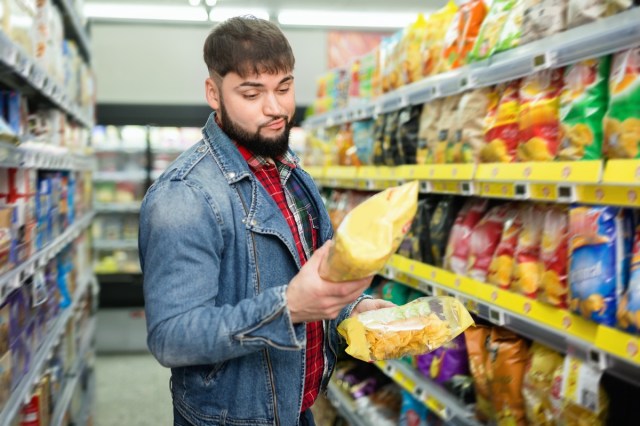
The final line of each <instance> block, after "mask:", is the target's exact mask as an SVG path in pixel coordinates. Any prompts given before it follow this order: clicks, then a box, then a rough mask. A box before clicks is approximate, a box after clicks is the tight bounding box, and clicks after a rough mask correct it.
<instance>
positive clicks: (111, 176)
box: [93, 170, 147, 182]
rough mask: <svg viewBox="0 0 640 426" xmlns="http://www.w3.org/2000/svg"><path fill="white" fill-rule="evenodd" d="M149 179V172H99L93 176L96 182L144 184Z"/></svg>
mask: <svg viewBox="0 0 640 426" xmlns="http://www.w3.org/2000/svg"><path fill="white" fill-rule="evenodd" d="M146 179H147V172H146V171H144V170H142V171H133V172H97V173H94V174H93V181H94V182H142V181H144V180H146Z"/></svg>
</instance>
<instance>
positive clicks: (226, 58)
mask: <svg viewBox="0 0 640 426" xmlns="http://www.w3.org/2000/svg"><path fill="white" fill-rule="evenodd" d="M204 62H205V63H206V64H207V68H208V69H209V74H217V75H218V76H220V77H224V76H225V75H227V73H229V72H235V73H236V74H238V75H240V76H241V77H242V78H245V77H247V76H248V75H252V74H256V75H257V74H262V73H267V74H277V73H279V72H290V71H293V67H294V65H295V58H294V57H293V51H292V50H291V46H290V45H289V42H288V41H287V38H286V37H285V36H284V34H283V33H282V31H281V30H280V28H278V26H277V25H276V24H274V23H272V22H269V21H266V20H264V19H258V18H256V17H255V16H241V17H235V18H231V19H228V20H226V21H224V22H222V23H220V24H218V25H217V26H216V27H215V28H214V29H213V30H212V31H211V32H210V33H209V36H208V37H207V39H206V40H205V42H204Z"/></svg>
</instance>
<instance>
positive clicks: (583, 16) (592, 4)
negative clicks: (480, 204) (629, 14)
mask: <svg viewBox="0 0 640 426" xmlns="http://www.w3.org/2000/svg"><path fill="white" fill-rule="evenodd" d="M632 5H633V1H632V0H569V9H568V13H567V25H568V27H569V28H574V27H577V26H580V25H584V24H587V23H589V22H593V21H597V20H599V19H602V18H605V17H607V16H611V15H615V14H616V13H620V12H622V11H623V10H626V9H629V8H630V7H631V6H632Z"/></svg>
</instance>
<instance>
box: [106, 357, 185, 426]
mask: <svg viewBox="0 0 640 426" xmlns="http://www.w3.org/2000/svg"><path fill="white" fill-rule="evenodd" d="M169 376H170V370H168V369H166V368H163V367H162V366H161V365H160V364H158V362H157V361H156V360H155V359H154V358H153V357H152V356H151V355H150V354H126V355H100V356H98V357H97V360H96V380H97V382H96V385H97V389H96V405H95V407H96V408H95V417H94V418H95V420H96V421H95V425H96V426H171V425H172V424H173V422H172V420H173V417H172V409H171V397H170V395H169Z"/></svg>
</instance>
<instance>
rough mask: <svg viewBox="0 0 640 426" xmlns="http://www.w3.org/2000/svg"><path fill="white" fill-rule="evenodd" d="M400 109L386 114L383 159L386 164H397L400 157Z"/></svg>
mask: <svg viewBox="0 0 640 426" xmlns="http://www.w3.org/2000/svg"><path fill="white" fill-rule="evenodd" d="M399 115H400V113H399V112H398V111H393V112H390V113H389V114H387V115H386V118H385V124H384V136H383V138H382V160H383V161H384V165H386V166H395V165H396V163H395V161H396V159H397V157H398V140H397V136H398V116H399Z"/></svg>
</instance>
